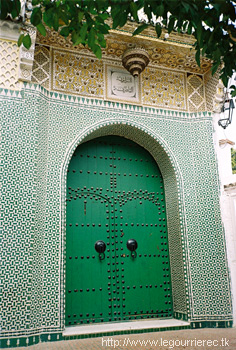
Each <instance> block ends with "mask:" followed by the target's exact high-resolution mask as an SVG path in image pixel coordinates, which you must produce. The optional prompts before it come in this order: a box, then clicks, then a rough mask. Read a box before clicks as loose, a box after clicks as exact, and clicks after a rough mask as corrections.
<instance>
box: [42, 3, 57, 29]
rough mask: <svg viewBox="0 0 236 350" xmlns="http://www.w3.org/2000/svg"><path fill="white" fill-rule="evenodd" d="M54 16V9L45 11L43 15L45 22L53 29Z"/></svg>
mask: <svg viewBox="0 0 236 350" xmlns="http://www.w3.org/2000/svg"><path fill="white" fill-rule="evenodd" d="M53 14H54V10H53V8H52V7H51V8H49V9H48V10H45V12H44V13H43V20H44V22H45V23H46V25H47V26H49V27H52V26H53Z"/></svg>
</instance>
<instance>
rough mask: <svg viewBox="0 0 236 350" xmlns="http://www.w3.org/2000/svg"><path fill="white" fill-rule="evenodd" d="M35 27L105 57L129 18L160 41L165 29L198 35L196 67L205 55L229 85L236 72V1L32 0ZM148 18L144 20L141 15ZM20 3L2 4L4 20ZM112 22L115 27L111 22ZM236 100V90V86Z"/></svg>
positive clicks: (26, 40) (23, 37)
mask: <svg viewBox="0 0 236 350" xmlns="http://www.w3.org/2000/svg"><path fill="white" fill-rule="evenodd" d="M32 4H33V6H34V7H33V11H32V13H31V18H30V21H31V24H32V25H33V26H35V27H36V28H37V29H38V31H39V32H40V33H41V34H42V35H44V36H45V35H46V27H49V28H52V29H54V30H55V31H58V32H59V34H60V35H62V36H64V37H68V36H70V37H71V40H72V42H73V43H74V44H75V45H78V44H83V45H88V47H89V48H90V49H91V50H92V51H93V52H94V54H95V55H96V56H97V57H98V58H101V56H102V48H104V47H106V40H105V35H106V34H108V33H109V30H110V29H111V27H112V29H116V28H121V27H123V26H124V25H125V24H126V23H127V21H128V20H129V19H131V20H133V21H135V22H137V28H136V30H135V31H134V33H133V35H137V34H140V33H141V32H142V31H143V30H144V29H145V28H147V26H148V25H152V26H154V27H155V30H156V34H157V37H160V35H161V33H162V30H163V29H165V30H167V31H168V33H171V32H172V31H177V32H180V33H187V34H189V35H193V36H194V37H195V39H196V41H195V44H194V46H195V50H196V55H195V58H196V62H197V64H198V65H199V66H200V58H201V56H203V55H204V56H206V57H207V58H209V59H211V60H212V74H214V73H215V72H216V71H217V69H218V68H219V67H220V68H221V76H220V77H221V79H222V81H223V83H224V85H225V86H227V84H228V80H229V78H230V77H231V76H232V74H233V71H235V70H236V69H235V68H236V28H235V21H236V11H235V9H236V1H232V0H181V1H180V0H32ZM140 10H142V11H143V13H144V14H145V16H146V19H145V22H142V21H140V16H139V13H138V11H140ZM19 12H20V0H2V1H1V2H0V18H1V19H5V18H7V17H8V16H9V15H11V17H12V18H15V17H17V16H18V15H19ZM109 17H111V19H112V26H110V25H109V24H108V23H107V19H108V18H109ZM18 44H19V45H21V44H23V45H24V46H25V47H26V48H29V47H30V45H31V43H30V37H29V35H28V34H25V35H23V34H22V35H21V36H20V38H19V42H18ZM232 95H233V96H236V87H235V86H233V92H232Z"/></svg>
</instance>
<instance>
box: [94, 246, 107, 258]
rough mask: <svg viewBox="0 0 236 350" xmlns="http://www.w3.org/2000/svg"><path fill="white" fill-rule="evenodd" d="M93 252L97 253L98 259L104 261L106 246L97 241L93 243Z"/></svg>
mask: <svg viewBox="0 0 236 350" xmlns="http://www.w3.org/2000/svg"><path fill="white" fill-rule="evenodd" d="M95 250H96V252H98V253H99V259H100V260H104V259H105V253H104V252H105V250H106V244H105V242H103V241H97V242H96V243H95Z"/></svg>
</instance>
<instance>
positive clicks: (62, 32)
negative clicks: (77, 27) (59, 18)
mask: <svg viewBox="0 0 236 350" xmlns="http://www.w3.org/2000/svg"><path fill="white" fill-rule="evenodd" d="M69 34H70V29H69V28H68V27H63V28H62V29H61V30H60V35H62V36H64V37H68V35H69Z"/></svg>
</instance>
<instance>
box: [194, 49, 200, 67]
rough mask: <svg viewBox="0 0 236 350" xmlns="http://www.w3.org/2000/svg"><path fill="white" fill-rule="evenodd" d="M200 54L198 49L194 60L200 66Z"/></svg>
mask: <svg viewBox="0 0 236 350" xmlns="http://www.w3.org/2000/svg"><path fill="white" fill-rule="evenodd" d="M200 54H201V51H200V49H198V50H197V52H196V54H195V59H196V62H197V64H198V66H199V67H201V62H200Z"/></svg>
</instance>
